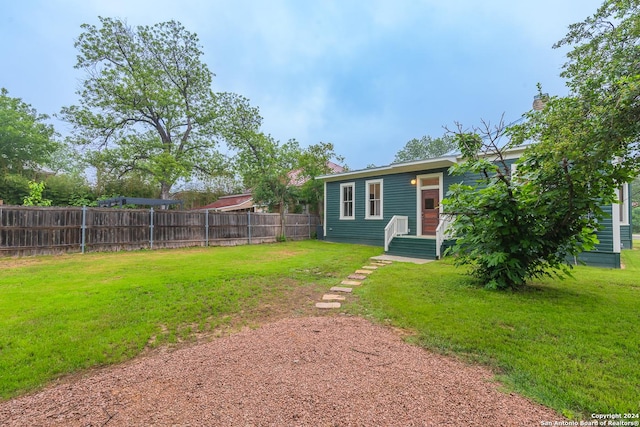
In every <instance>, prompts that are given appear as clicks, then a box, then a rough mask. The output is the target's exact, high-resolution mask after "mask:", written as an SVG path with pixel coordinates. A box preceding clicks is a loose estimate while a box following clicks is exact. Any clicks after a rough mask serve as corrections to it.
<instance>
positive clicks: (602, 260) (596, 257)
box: [578, 251, 620, 268]
mask: <svg viewBox="0 0 640 427" xmlns="http://www.w3.org/2000/svg"><path fill="white" fill-rule="evenodd" d="M578 260H579V261H581V262H583V263H585V264H587V265H590V266H592V267H604V268H620V253H619V252H618V253H614V252H593V251H592V252H584V253H581V254H580V255H579V256H578Z"/></svg>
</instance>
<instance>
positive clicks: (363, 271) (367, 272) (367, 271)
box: [356, 269, 373, 275]
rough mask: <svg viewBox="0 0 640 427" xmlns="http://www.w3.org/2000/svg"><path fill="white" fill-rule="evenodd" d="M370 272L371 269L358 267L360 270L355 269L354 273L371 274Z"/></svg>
mask: <svg viewBox="0 0 640 427" xmlns="http://www.w3.org/2000/svg"><path fill="white" fill-rule="evenodd" d="M371 273H373V271H371V270H362V269H360V270H356V274H366V275H369V274H371Z"/></svg>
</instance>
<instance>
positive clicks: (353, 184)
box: [340, 182, 356, 220]
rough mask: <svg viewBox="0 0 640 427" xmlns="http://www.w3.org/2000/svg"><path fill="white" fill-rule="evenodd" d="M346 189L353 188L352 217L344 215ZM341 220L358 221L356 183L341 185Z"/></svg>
mask: <svg viewBox="0 0 640 427" xmlns="http://www.w3.org/2000/svg"><path fill="white" fill-rule="evenodd" d="M346 187H351V188H352V190H351V203H352V211H351V213H352V215H351V216H345V215H344V202H345V200H344V189H345V188H346ZM340 219H344V220H353V219H356V183H355V182H345V183H343V184H340Z"/></svg>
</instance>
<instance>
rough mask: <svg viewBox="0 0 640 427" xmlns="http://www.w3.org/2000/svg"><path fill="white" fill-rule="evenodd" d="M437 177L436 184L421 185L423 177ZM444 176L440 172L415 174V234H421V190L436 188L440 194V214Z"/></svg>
mask: <svg viewBox="0 0 640 427" xmlns="http://www.w3.org/2000/svg"><path fill="white" fill-rule="evenodd" d="M436 177H437V178H438V185H424V186H423V185H421V183H422V180H423V179H429V178H436ZM443 181H444V177H443V174H442V172H438V173H429V174H424V175H416V218H417V219H418V220H417V221H416V225H417V227H416V229H417V234H416V235H417V236H422V220H421V219H420V218H422V190H436V189H437V190H438V194H439V196H440V214H442V199H443V198H444V188H443V187H444V185H443Z"/></svg>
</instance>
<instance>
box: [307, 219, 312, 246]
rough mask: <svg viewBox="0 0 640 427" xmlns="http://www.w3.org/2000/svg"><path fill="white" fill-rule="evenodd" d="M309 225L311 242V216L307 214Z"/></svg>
mask: <svg viewBox="0 0 640 427" xmlns="http://www.w3.org/2000/svg"><path fill="white" fill-rule="evenodd" d="M307 225H308V226H309V240H311V214H310V213H309V212H307Z"/></svg>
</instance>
